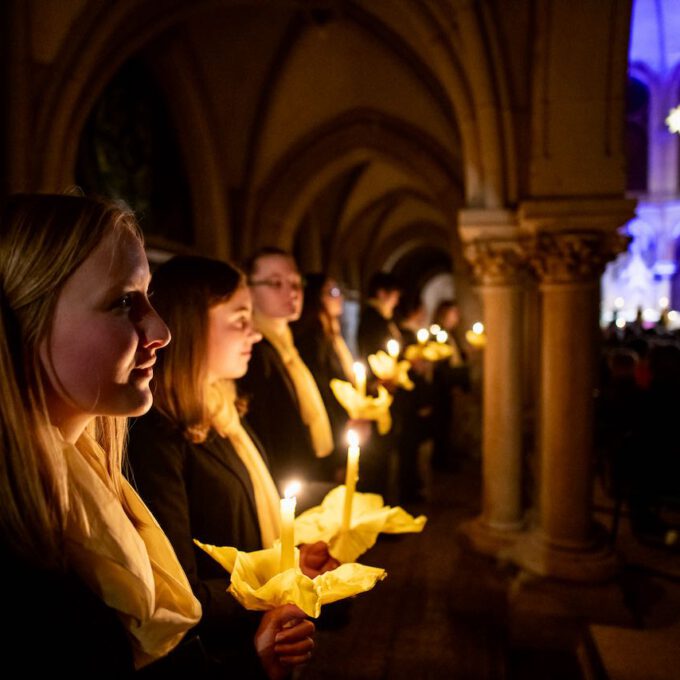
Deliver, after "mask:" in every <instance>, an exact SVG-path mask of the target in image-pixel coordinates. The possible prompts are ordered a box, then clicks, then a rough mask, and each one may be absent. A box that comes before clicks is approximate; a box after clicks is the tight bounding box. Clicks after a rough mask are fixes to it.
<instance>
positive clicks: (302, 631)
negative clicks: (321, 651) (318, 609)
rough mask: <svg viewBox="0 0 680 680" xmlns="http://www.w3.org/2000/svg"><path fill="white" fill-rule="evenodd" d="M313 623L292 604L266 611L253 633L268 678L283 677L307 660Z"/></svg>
mask: <svg viewBox="0 0 680 680" xmlns="http://www.w3.org/2000/svg"><path fill="white" fill-rule="evenodd" d="M314 632H315V630H314V624H313V623H312V622H311V621H310V620H309V619H307V618H306V617H305V613H304V612H303V611H302V610H301V609H300V608H299V607H296V606H295V605H293V604H285V605H283V606H282V607H277V608H276V609H272V610H271V611H268V612H267V613H266V614H265V615H264V616H263V617H262V621H260V625H259V626H258V629H257V632H256V633H255V650H256V651H257V654H258V656H259V657H260V662H261V663H262V667H263V668H264V670H265V673H266V674H267V676H268V677H269V678H270V680H283V678H286V677H288V676H289V675H290V673H291V671H292V669H293V666H298V665H300V664H303V663H305V662H307V661H309V659H310V657H311V655H312V649H314V639H313V637H314Z"/></svg>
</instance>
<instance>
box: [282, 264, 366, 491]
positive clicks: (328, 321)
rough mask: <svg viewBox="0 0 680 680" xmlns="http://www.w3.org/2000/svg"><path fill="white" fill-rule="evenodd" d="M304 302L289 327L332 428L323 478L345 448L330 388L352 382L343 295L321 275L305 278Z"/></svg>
mask: <svg viewBox="0 0 680 680" xmlns="http://www.w3.org/2000/svg"><path fill="white" fill-rule="evenodd" d="M305 282H306V286H305V303H304V307H303V310H302V315H301V316H300V319H299V320H298V321H296V322H295V323H293V324H292V325H291V328H292V329H293V337H294V338H295V346H296V347H297V348H298V351H299V352H300V356H301V357H302V360H303V361H304V362H305V364H306V365H307V366H308V367H309V370H310V371H311V372H312V375H313V376H314V380H315V381H316V384H317V387H318V388H319V392H320V394H321V398H322V399H323V402H324V404H325V406H326V411H327V412H328V417H329V418H330V421H331V427H332V429H333V438H334V441H335V452H334V455H333V456H330V457H329V458H328V459H325V460H327V461H328V465H327V478H329V479H330V480H332V479H333V478H334V473H335V470H336V468H337V467H339V466H341V465H342V459H341V457H340V456H341V454H342V453H343V452H344V450H345V449H346V448H347V441H346V429H347V423H348V418H347V413H346V411H345V409H344V408H343V407H342V406H341V405H340V403H339V402H338V400H337V399H336V398H335V396H334V394H333V392H332V391H331V388H330V382H331V380H332V379H333V378H339V379H340V380H347V381H349V382H352V380H353V373H352V363H353V361H354V359H353V357H352V353H351V352H350V351H349V348H348V347H347V344H346V343H345V340H344V338H343V337H342V332H341V328H340V318H341V316H342V312H343V307H344V296H343V292H342V289H341V288H340V286H339V285H338V283H337V281H336V280H335V279H334V278H332V277H330V276H327V275H325V274H307V275H306V276H305Z"/></svg>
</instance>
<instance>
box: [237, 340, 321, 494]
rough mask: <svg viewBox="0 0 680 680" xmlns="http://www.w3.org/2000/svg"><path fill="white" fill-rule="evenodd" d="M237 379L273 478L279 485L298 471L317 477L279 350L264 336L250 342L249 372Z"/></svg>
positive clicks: (247, 417)
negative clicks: (253, 343)
mask: <svg viewBox="0 0 680 680" xmlns="http://www.w3.org/2000/svg"><path fill="white" fill-rule="evenodd" d="M238 383H239V392H240V393H242V394H243V395H244V396H245V397H247V398H248V412H247V414H246V418H245V419H246V421H247V423H248V424H249V425H250V427H252V429H253V430H254V432H255V434H256V435H257V437H258V439H259V440H260V442H262V445H263V447H264V450H265V451H266V452H267V455H268V456H269V461H270V464H271V468H272V474H273V477H274V480H275V481H276V482H277V483H278V484H279V485H280V484H281V483H284V482H285V481H286V480H287V479H290V478H291V477H300V475H301V474H304V475H305V477H306V478H307V479H316V478H318V476H319V470H318V462H317V458H316V454H315V453H314V447H313V446H312V440H311V435H310V433H309V428H308V427H307V426H306V425H305V423H304V422H303V420H302V415H301V414H300V407H299V405H298V398H297V395H296V393H295V388H294V386H293V383H292V382H291V379H290V377H289V376H288V371H286V367H285V366H284V365H283V362H282V361H281V357H280V356H279V353H278V352H277V351H276V349H275V348H274V347H273V345H272V344H271V343H269V342H268V341H267V340H266V339H263V340H262V341H261V342H258V343H257V344H256V345H253V355H252V357H251V359H250V364H249V365H248V373H246V375H245V376H244V377H243V378H241V379H240V380H239V381H238Z"/></svg>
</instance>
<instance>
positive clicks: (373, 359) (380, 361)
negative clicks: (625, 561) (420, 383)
mask: <svg viewBox="0 0 680 680" xmlns="http://www.w3.org/2000/svg"><path fill="white" fill-rule="evenodd" d="M368 365H369V366H370V367H371V370H372V371H373V374H374V375H375V376H377V377H378V378H380V380H389V381H390V382H393V383H394V384H395V385H397V386H398V387H401V388H403V389H405V390H412V389H413V388H414V387H415V385H414V384H413V381H412V380H411V378H409V376H408V371H409V369H410V368H411V362H409V361H406V360H402V361H397V359H396V358H395V357H393V356H390V355H389V354H388V353H387V352H383V351H382V350H381V349H380V350H378V351H377V352H376V353H375V354H370V355H369V356H368Z"/></svg>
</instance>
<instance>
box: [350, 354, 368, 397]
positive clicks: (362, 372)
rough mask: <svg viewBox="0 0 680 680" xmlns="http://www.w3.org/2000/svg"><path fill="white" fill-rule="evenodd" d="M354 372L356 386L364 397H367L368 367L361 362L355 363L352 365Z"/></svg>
mask: <svg viewBox="0 0 680 680" xmlns="http://www.w3.org/2000/svg"><path fill="white" fill-rule="evenodd" d="M352 370H353V371H354V386H355V387H356V388H357V391H358V392H359V394H360V395H361V396H362V397H363V396H366V366H364V365H363V364H362V363H361V362H360V361H355V362H354V363H353V364H352Z"/></svg>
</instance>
